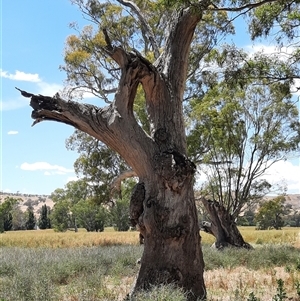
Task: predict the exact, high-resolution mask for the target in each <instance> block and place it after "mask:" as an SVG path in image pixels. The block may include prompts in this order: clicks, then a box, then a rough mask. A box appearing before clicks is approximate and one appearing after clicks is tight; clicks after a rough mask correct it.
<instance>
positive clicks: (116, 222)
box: [110, 199, 129, 231]
mask: <svg viewBox="0 0 300 301" xmlns="http://www.w3.org/2000/svg"><path fill="white" fill-rule="evenodd" d="M110 221H111V223H112V225H113V226H114V229H115V230H116V231H128V229H129V200H128V199H118V200H117V201H116V203H115V204H114V206H113V207H112V208H111V209H110Z"/></svg>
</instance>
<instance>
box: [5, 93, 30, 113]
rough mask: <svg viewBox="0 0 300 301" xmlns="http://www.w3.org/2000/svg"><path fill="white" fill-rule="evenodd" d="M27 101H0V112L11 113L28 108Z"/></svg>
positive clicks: (23, 99)
mask: <svg viewBox="0 0 300 301" xmlns="http://www.w3.org/2000/svg"><path fill="white" fill-rule="evenodd" d="M29 101H30V100H29V99H28V98H24V97H20V96H18V97H16V99H15V100H8V101H2V100H0V111H11V110H16V109H20V108H24V107H26V106H29Z"/></svg>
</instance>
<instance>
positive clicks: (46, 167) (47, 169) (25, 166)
mask: <svg viewBox="0 0 300 301" xmlns="http://www.w3.org/2000/svg"><path fill="white" fill-rule="evenodd" d="M20 168H21V169H22V170H29V171H37V170H42V171H44V175H57V174H59V175H64V174H67V173H72V172H74V170H73V169H68V168H65V167H63V166H59V165H51V164H49V163H47V162H35V163H27V162H25V163H22V164H21V166H20Z"/></svg>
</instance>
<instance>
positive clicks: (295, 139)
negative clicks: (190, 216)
mask: <svg viewBox="0 0 300 301" xmlns="http://www.w3.org/2000/svg"><path fill="white" fill-rule="evenodd" d="M226 51H227V58H224V60H228V64H229V65H231V64H232V61H233V60H231V59H229V58H230V55H229V52H228V49H227V50H226ZM239 54H240V55H241V51H239ZM222 55H223V54H222ZM219 56H221V54H220V55H219ZM241 57H242V58H243V60H247V63H248V64H251V62H252V60H251V59H250V58H247V57H246V54H244V55H243V56H241ZM218 59H219V57H218V58H217V59H216V61H218ZM238 60H239V58H236V59H235V60H234V64H236V63H237V61H238ZM223 63H224V61H223ZM267 66H268V65H267V64H265V65H264V68H265V71H266V69H267ZM220 67H221V66H220ZM227 68H228V66H227ZM230 70H234V67H233V66H232V68H230ZM219 72H220V71H219ZM190 105H191V107H192V110H191V113H190V117H191V120H192V121H193V127H192V129H191V130H190V133H189V137H188V141H190V143H188V145H189V153H190V156H191V157H193V158H195V161H196V162H197V160H199V161H201V162H202V163H203V164H202V167H201V171H202V172H203V173H205V174H206V175H207V183H206V186H205V187H206V188H205V191H203V194H207V195H209V196H210V197H211V198H212V199H213V201H212V202H208V201H207V200H205V199H202V201H203V204H204V206H205V208H206V210H207V211H208V213H209V217H210V223H206V222H204V223H203V230H205V231H207V232H209V233H211V234H213V235H214V236H215V237H216V243H215V246H216V247H217V248H222V247H224V246H226V245H228V244H229V245H234V246H242V247H246V248H249V247H250V246H249V244H247V243H246V242H244V240H243V239H242V237H241V235H240V233H239V231H238V229H237V227H236V223H235V221H236V220H237V218H238V216H239V214H240V213H241V211H242V210H245V209H246V208H247V207H248V208H249V207H251V206H253V205H255V203H256V204H257V203H258V201H259V200H260V199H261V198H262V197H263V196H264V195H266V194H267V193H269V192H270V190H271V189H272V188H273V187H272V185H271V183H268V182H267V181H266V180H265V179H264V175H265V174H266V173H267V171H268V169H269V168H270V167H271V166H272V165H273V164H275V163H276V162H278V161H280V160H285V159H286V158H287V156H288V155H289V154H291V153H292V152H293V151H297V150H299V142H300V135H299V133H300V124H299V112H298V109H297V100H295V99H293V98H292V95H291V93H289V83H282V82H278V81H276V82H273V81H271V82H268V84H266V79H263V80H262V79H251V78H248V80H247V81H246V80H245V79H243V82H242V83H239V84H238V85H236V86H235V87H232V85H231V83H228V82H227V81H221V82H218V83H215V84H213V87H212V88H211V89H210V90H209V91H207V93H206V94H205V96H203V97H202V98H201V99H196V98H194V99H193V101H191V102H190ZM203 149H206V150H205V152H204V151H203ZM272 184H273V183H272Z"/></svg>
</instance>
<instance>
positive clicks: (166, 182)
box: [130, 154, 206, 300]
mask: <svg viewBox="0 0 300 301" xmlns="http://www.w3.org/2000/svg"><path fill="white" fill-rule="evenodd" d="M169 157H170V155H169V154H162V155H161V156H160V157H158V158H157V170H156V177H155V180H152V181H149V180H148V179H145V182H140V183H138V184H137V185H136V187H135V189H134V191H133V194H132V198H131V204H130V216H131V222H132V224H133V225H135V224H138V227H139V230H140V231H141V233H142V235H143V237H144V253H143V256H142V259H141V268H140V271H139V275H138V278H137V281H136V284H135V288H134V292H136V291H139V290H140V289H148V288H150V287H151V285H156V284H160V283H176V284H178V285H179V286H180V287H183V288H184V289H185V290H186V291H187V292H188V300H198V299H197V298H199V297H200V298H204V297H205V294H206V293H205V286H204V281H203V268H204V262H203V255H202V250H201V244H200V235H199V226H198V219H197V211H196V207H195V202H194V193H193V184H192V180H193V174H194V172H195V167H194V165H193V163H191V162H190V161H189V160H188V159H185V158H184V157H182V158H181V159H182V161H181V162H176V161H173V165H172V168H171V169H170V170H169V172H168V173H169V175H168V178H166V169H165V167H166V161H169V160H170V158H169ZM173 157H174V155H173ZM158 166H160V167H158ZM163 175H164V176H163Z"/></svg>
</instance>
